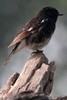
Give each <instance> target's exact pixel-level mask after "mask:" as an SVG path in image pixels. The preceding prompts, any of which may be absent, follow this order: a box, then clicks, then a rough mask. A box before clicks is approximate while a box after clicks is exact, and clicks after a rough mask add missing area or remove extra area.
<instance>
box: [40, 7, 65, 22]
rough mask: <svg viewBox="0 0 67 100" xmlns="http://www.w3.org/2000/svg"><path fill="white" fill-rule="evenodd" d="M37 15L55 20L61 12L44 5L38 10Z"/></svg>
mask: <svg viewBox="0 0 67 100" xmlns="http://www.w3.org/2000/svg"><path fill="white" fill-rule="evenodd" d="M38 15H40V16H42V17H43V18H45V19H48V20H52V21H54V22H56V20H57V18H58V16H62V15H63V14H60V13H59V11H58V10H57V9H55V8H53V7H45V8H43V9H42V10H41V11H40V12H39V14H38Z"/></svg>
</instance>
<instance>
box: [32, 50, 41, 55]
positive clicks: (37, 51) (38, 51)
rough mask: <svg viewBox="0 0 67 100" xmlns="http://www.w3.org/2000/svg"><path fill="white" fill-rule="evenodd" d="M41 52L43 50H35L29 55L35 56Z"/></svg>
mask: <svg viewBox="0 0 67 100" xmlns="http://www.w3.org/2000/svg"><path fill="white" fill-rule="evenodd" d="M42 52H43V50H36V51H34V52H32V53H31V55H33V54H36V53H42Z"/></svg>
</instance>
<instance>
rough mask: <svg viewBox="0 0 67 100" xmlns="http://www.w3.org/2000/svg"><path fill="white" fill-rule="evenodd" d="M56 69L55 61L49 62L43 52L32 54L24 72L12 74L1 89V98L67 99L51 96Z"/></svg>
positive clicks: (65, 99)
mask: <svg viewBox="0 0 67 100" xmlns="http://www.w3.org/2000/svg"><path fill="white" fill-rule="evenodd" d="M55 69H56V67H55V62H54V61H53V62H50V63H49V62H48V59H47V58H46V56H45V55H44V54H43V53H42V52H38V53H36V54H34V55H32V57H31V58H30V59H29V60H28V61H27V62H26V64H25V66H24V68H23V70H22V72H21V73H20V74H19V73H15V74H14V75H12V76H11V77H10V78H9V79H8V81H7V83H6V85H4V86H3V87H2V88H1V89H0V100H67V97H57V98H53V97H49V95H50V93H51V91H52V87H53V79H54V73H55Z"/></svg>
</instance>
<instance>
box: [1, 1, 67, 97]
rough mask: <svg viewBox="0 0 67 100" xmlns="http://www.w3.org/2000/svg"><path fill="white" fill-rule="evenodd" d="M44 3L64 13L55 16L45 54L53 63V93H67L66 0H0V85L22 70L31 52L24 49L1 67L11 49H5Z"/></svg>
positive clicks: (54, 94)
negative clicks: (53, 29) (54, 63)
mask: <svg viewBox="0 0 67 100" xmlns="http://www.w3.org/2000/svg"><path fill="white" fill-rule="evenodd" d="M46 6H51V7H55V8H57V9H58V10H59V12H60V13H63V14H64V16H63V17H59V18H58V21H57V24H56V26H57V27H56V30H55V32H54V35H53V37H52V39H51V41H50V43H49V44H48V46H46V47H45V48H44V53H45V55H46V56H47V57H48V58H49V61H52V60H55V62H56V72H55V79H54V86H53V91H52V95H53V96H57V95H67V89H66V88H67V0H0V86H2V85H3V84H5V82H6V81H7V79H8V78H9V76H10V75H12V74H13V73H14V72H21V70H22V66H24V64H25V62H26V61H27V59H28V58H29V57H30V56H31V52H30V51H29V50H27V49H24V50H22V51H20V52H18V53H17V54H15V55H14V56H13V57H12V58H11V60H10V61H9V62H8V64H7V65H6V66H4V65H3V62H4V60H5V58H6V57H7V55H8V54H9V52H10V51H11V49H12V48H10V49H8V48H7V47H8V45H9V44H10V42H11V41H12V40H13V38H14V37H15V36H16V34H17V33H18V32H19V30H21V29H22V27H23V26H24V25H25V23H26V22H28V21H29V20H30V19H32V18H33V17H34V16H35V15H36V14H37V13H38V11H39V10H40V9H42V8H43V7H46Z"/></svg>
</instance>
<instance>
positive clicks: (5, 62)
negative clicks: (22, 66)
mask: <svg viewBox="0 0 67 100" xmlns="http://www.w3.org/2000/svg"><path fill="white" fill-rule="evenodd" d="M13 54H14V51H13V50H12V52H11V53H10V54H9V55H8V56H7V58H6V59H5V61H4V65H6V64H7V62H8V60H9V59H10V58H11V57H12V55H13Z"/></svg>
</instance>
